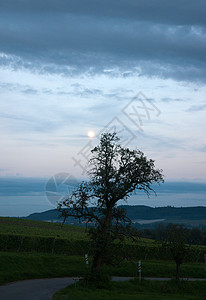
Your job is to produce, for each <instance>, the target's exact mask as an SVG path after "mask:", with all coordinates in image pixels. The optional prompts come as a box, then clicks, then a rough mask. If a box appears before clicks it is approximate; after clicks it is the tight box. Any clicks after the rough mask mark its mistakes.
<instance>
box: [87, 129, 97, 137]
mask: <svg viewBox="0 0 206 300" xmlns="http://www.w3.org/2000/svg"><path fill="white" fill-rule="evenodd" d="M87 135H88V137H90V138H93V137H94V136H95V133H94V131H92V130H90V131H88V132H87Z"/></svg>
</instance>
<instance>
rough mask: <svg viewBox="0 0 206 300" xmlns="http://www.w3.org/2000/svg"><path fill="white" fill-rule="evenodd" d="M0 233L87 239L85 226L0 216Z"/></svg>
mask: <svg viewBox="0 0 206 300" xmlns="http://www.w3.org/2000/svg"><path fill="white" fill-rule="evenodd" d="M0 233H3V234H11V235H25V236H36V237H38V236H41V237H55V238H56V237H58V238H63V239H81V240H82V239H88V237H87V235H86V234H85V228H83V227H78V226H72V225H66V224H65V225H64V226H63V227H62V226H61V224H60V223H51V222H42V221H32V220H25V219H21V218H4V217H0Z"/></svg>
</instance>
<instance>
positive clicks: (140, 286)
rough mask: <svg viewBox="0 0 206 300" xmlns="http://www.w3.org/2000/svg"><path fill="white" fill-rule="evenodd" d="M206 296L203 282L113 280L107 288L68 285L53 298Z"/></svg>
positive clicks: (144, 299) (93, 299) (177, 299)
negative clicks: (118, 281) (119, 281)
mask: <svg viewBox="0 0 206 300" xmlns="http://www.w3.org/2000/svg"><path fill="white" fill-rule="evenodd" d="M205 297H206V289H205V282H180V283H178V284H177V282H175V281H169V282H168V281H166V282H163V281H160V282H155V281H148V280H142V281H141V282H139V281H138V280H131V281H129V282H121V283H117V282H113V283H112V284H111V285H110V286H109V287H108V288H107V289H106V288H103V289H97V288H95V287H84V286H81V284H79V285H77V287H76V288H75V287H74V286H69V287H67V288H66V289H63V290H62V291H60V292H58V293H57V294H56V295H55V296H54V300H97V299H98V300H104V299H109V300H126V299H129V300H150V299H155V300H161V299H174V300H182V299H188V300H190V299H191V300H192V299H193V300H194V299H198V300H201V299H202V300H203V299H205Z"/></svg>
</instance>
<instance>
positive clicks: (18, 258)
mask: <svg viewBox="0 0 206 300" xmlns="http://www.w3.org/2000/svg"><path fill="white" fill-rule="evenodd" d="M0 265H1V269H0V284H3V283H6V282H11V281H15V280H23V279H32V278H47V277H64V276H68V277H69V276H85V275H86V274H87V272H89V267H90V266H91V261H90V265H89V267H87V266H86V265H85V261H84V256H67V255H56V254H53V255H52V254H43V253H39V254H38V253H12V252H0ZM105 269H106V270H105V271H106V272H108V274H110V275H111V276H132V277H135V276H138V270H137V260H136V261H134V262H124V263H122V264H121V265H120V266H116V267H105ZM205 273H206V272H205V271H204V264H203V263H185V264H183V265H182V266H181V276H182V277H196V278H206V274H205ZM142 276H143V277H150V276H152V277H172V278H174V277H175V264H174V263H173V262H171V261H153V260H152V261H150V260H146V261H144V260H143V261H142Z"/></svg>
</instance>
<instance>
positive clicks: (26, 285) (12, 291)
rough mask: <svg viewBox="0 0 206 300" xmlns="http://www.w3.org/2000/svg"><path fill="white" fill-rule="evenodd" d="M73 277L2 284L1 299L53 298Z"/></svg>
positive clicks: (0, 288)
mask: <svg viewBox="0 0 206 300" xmlns="http://www.w3.org/2000/svg"><path fill="white" fill-rule="evenodd" d="M72 283H74V280H73V278H52V279H34V280H23V281H17V282H13V283H10V284H7V285H4V286H0V299H1V300H51V299H52V296H53V295H54V294H55V293H56V292H57V291H58V290H61V289H63V288H65V287H66V286H67V285H69V284H72Z"/></svg>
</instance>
